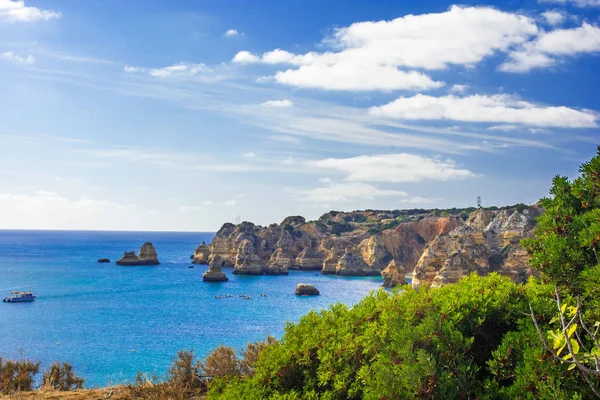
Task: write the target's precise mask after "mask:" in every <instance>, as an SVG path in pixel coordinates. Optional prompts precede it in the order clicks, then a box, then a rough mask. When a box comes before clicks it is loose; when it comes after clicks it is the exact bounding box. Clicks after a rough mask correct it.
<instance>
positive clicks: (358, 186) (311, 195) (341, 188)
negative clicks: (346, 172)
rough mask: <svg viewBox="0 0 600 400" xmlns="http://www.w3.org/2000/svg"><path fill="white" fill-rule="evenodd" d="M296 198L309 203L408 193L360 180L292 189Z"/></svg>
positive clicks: (399, 195) (372, 198) (394, 195)
mask: <svg viewBox="0 0 600 400" xmlns="http://www.w3.org/2000/svg"><path fill="white" fill-rule="evenodd" d="M291 193H292V195H293V196H294V197H296V198H297V199H298V200H301V201H307V202H311V203H321V204H322V203H340V202H349V201H353V200H356V199H362V200H374V199H375V198H376V197H382V196H386V197H390V196H391V197H405V196H408V193H406V192H404V191H399V190H389V189H380V188H378V187H376V186H373V185H368V184H366V183H361V182H351V183H336V184H331V185H329V186H325V187H318V188H314V189H309V190H293V191H291Z"/></svg>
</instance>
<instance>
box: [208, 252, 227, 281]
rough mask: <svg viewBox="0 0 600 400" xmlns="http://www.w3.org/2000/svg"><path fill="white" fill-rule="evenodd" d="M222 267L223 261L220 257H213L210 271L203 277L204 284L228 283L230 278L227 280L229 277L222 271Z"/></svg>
mask: <svg viewBox="0 0 600 400" xmlns="http://www.w3.org/2000/svg"><path fill="white" fill-rule="evenodd" d="M222 265H223V260H222V259H221V257H220V256H218V255H215V256H212V257H211V258H210V260H209V262H208V266H209V268H208V271H206V272H205V273H204V275H202V280H203V281H204V282H227V281H228V280H229V278H227V275H225V273H224V272H223V271H221V266H222Z"/></svg>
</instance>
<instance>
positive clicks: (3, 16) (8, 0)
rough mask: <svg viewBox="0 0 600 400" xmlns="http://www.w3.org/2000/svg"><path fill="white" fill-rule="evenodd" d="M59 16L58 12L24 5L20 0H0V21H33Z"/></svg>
mask: <svg viewBox="0 0 600 400" xmlns="http://www.w3.org/2000/svg"><path fill="white" fill-rule="evenodd" d="M53 18H60V12H57V11H52V10H41V9H39V8H37V7H28V6H25V1H23V0H21V1H19V0H15V1H13V0H0V21H8V22H17V21H19V22H34V21H40V20H42V21H48V20H50V19H53Z"/></svg>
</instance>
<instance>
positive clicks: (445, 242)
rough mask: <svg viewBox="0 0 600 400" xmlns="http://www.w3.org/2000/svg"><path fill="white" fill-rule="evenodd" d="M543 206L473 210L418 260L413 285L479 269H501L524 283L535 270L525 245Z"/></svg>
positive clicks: (482, 271) (454, 278) (438, 283)
mask: <svg viewBox="0 0 600 400" xmlns="http://www.w3.org/2000/svg"><path fill="white" fill-rule="evenodd" d="M542 212H543V210H542V209H541V208H540V207H537V206H533V207H517V208H511V209H506V210H484V209H479V210H476V211H475V212H473V213H472V214H471V215H470V216H469V218H468V219H467V220H466V221H465V223H464V224H461V225H460V226H458V227H457V228H455V229H454V230H452V231H451V232H449V233H448V234H447V235H440V236H438V237H437V238H435V239H434V240H432V241H431V242H430V243H429V245H428V246H427V248H426V249H425V250H424V252H423V254H422V255H421V257H420V258H419V261H418V262H417V264H416V266H415V268H414V272H413V281H412V284H413V287H417V288H418V287H421V286H427V287H429V286H431V287H439V286H443V285H445V284H448V283H454V282H456V281H458V280H459V279H460V278H462V277H464V276H466V275H468V274H470V273H471V272H476V273H477V274H479V275H487V274H488V273H490V272H498V273H500V274H501V275H505V276H508V277H510V278H512V279H513V280H514V281H515V282H517V283H521V282H524V281H526V280H527V278H528V277H529V276H531V275H532V274H534V271H533V270H532V269H531V267H530V266H529V265H528V260H529V257H528V255H527V253H526V251H525V250H524V249H523V248H522V247H521V245H520V244H519V242H520V241H521V239H523V238H525V237H528V236H530V235H531V234H532V231H533V228H534V227H535V225H536V220H535V219H536V218H537V217H538V216H539V215H540V214H541V213H542Z"/></svg>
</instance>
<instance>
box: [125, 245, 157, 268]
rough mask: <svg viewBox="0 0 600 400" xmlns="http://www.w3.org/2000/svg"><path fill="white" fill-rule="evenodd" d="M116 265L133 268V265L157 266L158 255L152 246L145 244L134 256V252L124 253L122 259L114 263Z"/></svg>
mask: <svg viewBox="0 0 600 400" xmlns="http://www.w3.org/2000/svg"><path fill="white" fill-rule="evenodd" d="M116 263H117V265H125V266H133V265H159V264H160V262H159V261H158V255H157V254H156V249H155V248H154V245H152V243H150V242H146V243H144V244H143V245H142V247H141V248H140V251H139V253H138V254H137V255H136V254H135V252H134V251H126V252H125V253H123V257H121V258H119V259H118V260H117V261H116Z"/></svg>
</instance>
